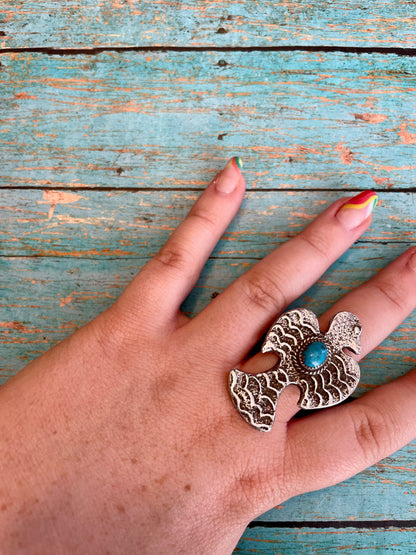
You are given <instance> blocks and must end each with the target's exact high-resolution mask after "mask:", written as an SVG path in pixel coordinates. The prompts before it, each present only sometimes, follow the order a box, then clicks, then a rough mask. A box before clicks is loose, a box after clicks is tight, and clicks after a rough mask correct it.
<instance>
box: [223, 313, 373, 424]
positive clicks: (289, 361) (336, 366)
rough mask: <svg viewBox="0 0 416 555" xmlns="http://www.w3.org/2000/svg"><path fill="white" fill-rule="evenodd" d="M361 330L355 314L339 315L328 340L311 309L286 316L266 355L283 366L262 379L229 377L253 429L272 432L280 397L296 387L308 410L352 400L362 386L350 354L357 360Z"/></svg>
mask: <svg viewBox="0 0 416 555" xmlns="http://www.w3.org/2000/svg"><path fill="white" fill-rule="evenodd" d="M361 331H362V326H361V323H360V320H359V319H358V317H357V316H356V315H355V314H353V313H352V312H338V314H336V315H335V316H334V317H333V318H332V320H331V322H330V325H329V329H328V331H327V332H326V333H325V334H323V333H322V332H321V330H320V329H319V322H318V318H317V317H316V315H315V314H314V313H313V312H312V311H311V310H309V309H307V308H298V309H295V310H289V311H288V312H285V313H284V314H282V315H281V316H280V318H278V320H276V322H275V323H274V324H273V325H272V327H271V328H270V329H269V331H268V332H267V335H266V339H265V340H264V343H263V346H262V348H261V352H262V353H268V352H274V353H276V354H277V355H278V356H279V361H278V362H277V363H276V365H275V366H273V368H271V369H270V370H268V371H267V372H262V373H260V374H248V373H246V372H242V371H241V370H238V369H237V368H234V369H233V370H231V371H230V374H229V381H228V384H229V390H230V394H231V399H232V401H233V403H234V406H235V407H236V409H237V410H238V411H239V413H240V414H241V416H242V417H243V418H244V420H245V421H246V422H248V424H250V425H251V426H253V427H254V428H256V430H260V431H262V432H269V431H270V430H271V429H272V426H273V422H274V419H275V415H276V405H277V401H278V399H279V395H280V393H281V392H282V391H283V389H284V388H285V387H286V386H288V385H291V384H294V385H297V386H298V387H299V389H300V397H299V401H298V406H299V407H301V408H303V409H320V408H326V407H332V406H333V405H337V404H338V403H341V402H342V401H344V400H345V399H346V398H347V397H349V396H350V395H351V393H352V392H353V391H354V389H355V388H356V387H357V385H358V382H359V380H360V367H359V365H358V362H357V361H356V360H354V359H353V358H352V357H351V356H349V354H348V353H347V352H345V349H348V351H349V352H353V353H354V354H356V355H358V354H359V353H360V350H361V346H360V338H361Z"/></svg>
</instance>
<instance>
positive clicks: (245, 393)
mask: <svg viewBox="0 0 416 555" xmlns="http://www.w3.org/2000/svg"><path fill="white" fill-rule="evenodd" d="M228 385H229V389H230V394H231V399H232V401H233V403H234V406H235V407H236V409H237V410H238V412H239V413H240V414H241V416H242V417H243V418H244V420H245V421H246V422H247V423H248V424H250V425H251V426H253V427H254V428H256V429H257V430H260V431H262V432H269V431H270V430H271V429H272V426H273V422H274V419H275V416H276V404H277V400H278V399H279V395H280V392H281V391H282V389H284V388H285V387H286V385H287V372H284V371H280V369H276V370H268V371H267V372H262V373H260V374H247V373H246V372H242V371H241V370H238V369H236V368H235V369H234V370H231V372H230V374H229V384H228Z"/></svg>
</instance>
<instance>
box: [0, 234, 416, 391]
mask: <svg viewBox="0 0 416 555" xmlns="http://www.w3.org/2000/svg"><path fill="white" fill-rule="evenodd" d="M402 251H403V246H402V245H395V244H392V245H389V246H388V247H387V246H383V247H377V246H374V245H371V244H357V245H356V246H355V247H353V248H351V249H350V250H349V251H348V252H347V253H346V254H345V255H343V256H342V257H341V258H340V259H339V261H338V262H336V263H335V264H333V266H332V267H331V268H330V269H329V270H328V271H327V272H326V273H325V274H324V276H323V277H322V278H321V279H320V280H319V281H318V282H317V283H316V284H315V285H314V286H313V287H312V288H311V289H309V290H308V291H307V292H306V293H305V294H304V295H303V296H302V297H300V298H299V299H298V300H297V302H296V303H294V306H309V307H310V308H312V310H315V311H316V312H317V313H322V312H324V311H325V310H326V309H327V308H328V307H330V306H331V304H332V303H333V302H335V301H336V300H338V299H339V298H341V297H342V296H343V295H345V293H347V292H348V291H349V290H351V289H352V288H353V287H356V286H358V285H360V284H361V283H363V282H364V281H365V280H367V279H369V278H370V277H371V276H373V275H374V274H375V273H376V271H377V270H376V267H377V266H378V267H382V266H384V264H385V263H387V262H388V261H389V260H391V259H393V258H394V257H395V256H397V255H398V254H399V253H400V252H402ZM146 260H147V258H143V257H138V258H116V257H114V258H102V259H99V258H94V257H93V258H88V257H86V258H79V259H77V258H71V257H67V258H62V257H54V256H51V257H37V256H34V257H8V256H6V257H2V258H1V270H2V276H3V279H2V283H1V284H0V308H1V312H0V313H1V320H0V322H1V326H0V361H1V368H2V370H1V373H0V377H1V379H2V380H3V381H4V380H5V379H6V378H7V377H9V376H10V375H11V374H12V373H15V372H16V371H18V370H19V369H20V368H22V367H23V366H24V365H25V364H26V363H27V362H28V361H29V360H31V359H33V358H34V357H36V356H37V355H38V354H39V353H41V352H43V351H45V350H46V349H47V348H48V347H50V346H52V345H53V344H54V343H56V342H57V341H59V340H61V339H63V338H64V337H66V336H67V335H69V334H70V333H71V332H72V331H74V330H75V329H77V328H78V327H79V326H81V325H83V324H85V323H86V322H87V321H88V320H89V319H91V318H92V317H94V316H95V315H97V314H98V313H99V312H101V311H103V310H105V308H107V307H108V306H109V305H110V304H111V303H112V302H114V300H115V299H116V298H117V297H118V296H119V294H120V293H121V291H122V290H123V288H124V287H125V285H126V284H127V283H128V282H129V280H130V279H131V278H132V277H133V275H134V274H135V273H136V272H137V271H138V270H139V269H140V268H141V267H142V265H143V264H144V263H145V261H146ZM375 261H376V263H377V266H376V264H375ZM255 262H256V260H255V259H252V258H235V257H230V256H221V257H218V258H212V259H211V260H210V261H209V262H208V264H207V265H206V267H205V268H204V271H203V272H202V274H201V277H200V279H199V282H198V284H197V287H196V289H195V290H194V291H193V292H192V294H191V295H190V296H189V297H188V299H187V300H186V302H185V303H184V305H183V309H184V311H185V312H186V313H187V314H189V315H190V316H194V315H195V314H198V313H199V312H200V311H201V310H202V309H203V308H204V306H206V305H207V303H209V301H210V300H211V298H212V295H213V294H214V293H219V292H221V291H222V290H223V289H224V288H225V287H226V286H227V285H228V284H229V283H231V282H232V281H233V280H234V279H235V278H236V277H237V276H239V275H241V274H242V273H243V272H244V271H246V270H247V269H248V268H249V267H250V266H252V265H253V264H254V263H255ZM415 332H416V314H413V315H411V316H409V318H408V319H407V320H406V321H405V322H404V323H403V324H402V325H401V327H400V328H399V329H398V330H396V332H395V333H394V334H393V335H391V336H390V337H389V338H388V339H386V340H385V341H384V342H383V344H382V345H381V346H379V347H378V348H377V349H376V350H375V351H374V353H372V354H370V355H368V356H367V357H366V359H365V360H364V361H363V362H362V363H361V364H362V368H363V372H362V374H363V375H362V380H361V382H360V386H359V389H358V390H357V391H358V393H362V392H365V391H368V390H370V389H372V388H373V387H374V385H375V384H379V383H383V382H386V381H390V380H392V379H394V378H395V377H398V376H399V375H402V374H404V373H405V372H406V371H408V370H410V369H411V368H413V367H414V366H415V365H416V349H415V344H414V337H415Z"/></svg>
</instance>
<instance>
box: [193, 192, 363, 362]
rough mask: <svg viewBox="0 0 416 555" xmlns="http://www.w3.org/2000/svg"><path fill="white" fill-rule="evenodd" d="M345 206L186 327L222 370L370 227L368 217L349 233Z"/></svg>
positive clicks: (336, 206) (260, 265)
mask: <svg viewBox="0 0 416 555" xmlns="http://www.w3.org/2000/svg"><path fill="white" fill-rule="evenodd" d="M345 203H346V199H340V200H338V201H337V202H335V203H334V204H332V205H331V206H330V207H329V208H328V209H327V210H325V211H324V212H323V213H322V214H321V215H320V216H318V217H317V218H316V219H315V220H314V221H313V222H312V223H311V224H310V225H309V226H307V227H306V228H305V229H304V231H302V232H301V233H300V234H299V235H298V236H296V237H294V238H293V239H291V240H289V241H288V242H287V243H285V244H283V245H282V246H280V247H279V248H277V249H276V250H275V251H273V252H272V253H271V254H269V255H268V256H266V257H265V258H264V259H263V260H261V261H260V262H258V263H257V264H256V265H255V266H253V267H252V268H250V270H248V271H247V272H246V273H245V274H244V275H243V276H241V277H240V278H238V279H237V280H236V281H235V282H234V283H232V284H231V285H230V286H229V287H227V289H225V290H224V291H223V292H222V293H221V294H220V295H219V296H218V297H216V298H215V299H214V300H213V301H212V302H211V303H210V304H209V305H208V306H207V307H206V308H205V310H203V311H202V312H201V313H200V314H199V315H198V316H196V317H195V318H194V319H193V320H192V322H191V323H190V324H189V325H190V326H193V327H194V331H195V336H196V340H197V338H198V337H203V338H204V339H203V340H204V342H205V341H209V342H210V343H213V344H216V345H218V346H219V350H218V352H219V355H222V356H223V357H224V360H223V363H224V365H231V366H232V365H234V364H235V363H236V362H237V361H240V360H241V359H242V358H244V356H245V355H246V354H247V351H248V350H249V348H250V347H251V346H252V345H254V344H255V343H256V342H257V341H258V340H259V339H260V337H261V335H262V334H263V333H264V332H265V331H266V329H267V327H269V326H270V324H271V323H272V321H274V320H275V319H276V318H277V317H278V315H279V314H280V313H281V312H282V311H283V310H284V309H285V308H286V307H287V306H288V305H289V304H290V303H291V302H292V301H294V300H295V299H296V298H297V297H298V296H299V295H301V294H302V293H304V292H305V291H306V290H307V289H308V288H309V287H310V286H311V285H313V283H314V282H315V281H316V280H317V279H318V278H319V277H320V276H321V275H322V274H323V273H324V272H325V270H326V269H327V268H328V267H329V266H330V265H331V264H332V263H333V262H335V260H336V259H337V258H339V256H341V254H342V253H343V252H344V251H345V250H346V249H347V248H348V247H349V246H351V244H352V243H354V241H356V239H358V237H360V235H362V234H363V233H364V231H366V229H367V228H368V227H369V225H370V223H371V215H370V216H368V217H366V218H365V220H364V221H363V222H362V223H361V224H360V225H358V226H357V227H354V228H353V229H349V228H348V227H347V226H346V225H345V223H344V222H343V221H341V220H340V219H338V218H337V216H336V215H337V213H338V212H339V210H340V208H341V206H342V205H344V204H345ZM219 323H220V324H221V325H219ZM221 346H224V348H223V349H221Z"/></svg>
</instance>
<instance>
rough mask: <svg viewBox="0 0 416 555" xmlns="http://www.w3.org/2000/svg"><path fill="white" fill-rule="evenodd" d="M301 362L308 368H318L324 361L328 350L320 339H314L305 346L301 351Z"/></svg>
mask: <svg viewBox="0 0 416 555" xmlns="http://www.w3.org/2000/svg"><path fill="white" fill-rule="evenodd" d="M302 356H303V362H304V364H305V365H306V366H308V367H309V368H318V366H321V364H323V363H324V362H325V359H326V357H327V356H328V350H327V348H326V345H325V343H322V341H314V342H313V343H310V345H308V346H307V347H306V349H305V350H304V351H303V353H302Z"/></svg>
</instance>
